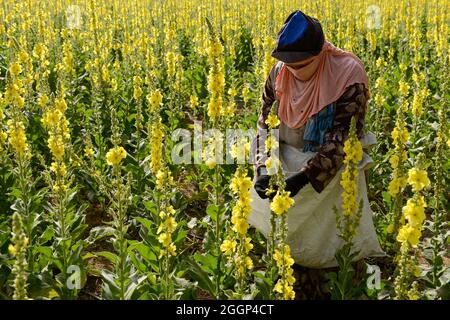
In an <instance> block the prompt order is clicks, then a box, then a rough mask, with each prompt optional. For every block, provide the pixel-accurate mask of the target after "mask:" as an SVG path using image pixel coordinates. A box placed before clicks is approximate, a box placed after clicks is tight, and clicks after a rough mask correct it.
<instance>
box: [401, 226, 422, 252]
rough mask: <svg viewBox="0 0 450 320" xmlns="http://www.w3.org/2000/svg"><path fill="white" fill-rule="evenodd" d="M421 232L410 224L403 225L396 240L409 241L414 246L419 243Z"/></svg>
mask: <svg viewBox="0 0 450 320" xmlns="http://www.w3.org/2000/svg"><path fill="white" fill-rule="evenodd" d="M420 236H421V232H420V231H419V230H417V229H416V228H414V227H412V226H410V225H404V226H403V227H401V228H400V230H399V231H398V235H397V241H398V242H401V243H409V244H410V245H411V246H413V247H415V246H417V245H418V244H419V239H420Z"/></svg>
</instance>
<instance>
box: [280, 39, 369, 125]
mask: <svg viewBox="0 0 450 320" xmlns="http://www.w3.org/2000/svg"><path fill="white" fill-rule="evenodd" d="M317 63H318V67H317V70H316V72H315V73H314V74H313V75H312V77H311V78H310V79H308V80H306V81H302V80H299V79H298V78H302V76H301V75H302V72H304V71H305V70H307V69H308V68H311V67H312V66H313V65H314V64H317ZM355 83H362V84H364V86H365V87H366V88H368V78H367V74H366V72H365V70H364V65H363V64H362V62H361V60H359V58H358V57H357V56H355V55H354V54H353V53H350V52H346V51H344V50H341V49H339V48H336V47H335V46H334V45H332V44H331V43H330V42H328V41H325V43H324V45H323V48H322V51H321V52H320V53H319V54H318V55H317V56H315V57H314V58H313V59H312V61H311V62H310V63H308V64H307V65H306V66H303V67H301V68H299V69H293V68H292V67H289V66H287V65H286V64H284V65H283V67H282V68H281V70H280V73H279V74H278V76H277V79H276V82H275V91H276V94H277V96H278V99H279V106H278V116H279V117H280V119H281V120H282V121H283V122H284V123H285V124H286V125H287V126H288V127H290V128H294V129H295V128H299V127H301V126H303V125H305V124H306V122H307V121H308V119H309V118H310V117H311V116H313V115H314V114H316V113H318V112H319V111H321V110H322V109H323V108H325V107H326V106H328V105H329V104H331V103H333V102H335V101H336V100H337V99H339V97H340V96H341V95H342V94H343V93H344V92H345V90H346V89H347V88H348V87H349V86H351V85H352V84H355Z"/></svg>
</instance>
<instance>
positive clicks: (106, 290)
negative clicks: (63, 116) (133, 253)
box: [97, 109, 142, 300]
mask: <svg viewBox="0 0 450 320" xmlns="http://www.w3.org/2000/svg"><path fill="white" fill-rule="evenodd" d="M111 130H112V136H111V141H112V144H113V147H112V148H111V149H109V151H108V152H107V153H106V163H107V164H108V166H109V167H110V168H111V171H110V179H111V180H110V181H111V188H110V189H108V190H107V192H108V194H107V196H108V198H109V200H110V206H109V214H110V216H111V218H112V221H111V222H110V225H111V227H112V228H113V230H114V231H113V233H112V239H111V241H112V244H113V248H114V251H115V252H114V253H112V252H98V253H97V255H100V256H103V257H105V258H107V259H108V260H110V262H111V263H112V264H113V267H114V269H113V271H109V270H102V272H101V274H102V277H103V285H102V294H103V297H104V298H105V299H118V300H128V299H131V297H132V295H133V293H134V291H135V289H136V288H137V287H138V284H137V283H135V282H134V277H135V275H136V271H135V269H134V267H133V266H132V264H131V261H130V259H129V255H128V239H127V236H128V227H129V222H128V217H127V210H128V207H129V206H130V204H131V190H130V183H131V180H132V176H131V175H130V174H129V175H127V176H126V177H125V176H124V175H123V174H122V171H123V169H124V167H123V161H124V159H125V158H126V156H127V152H126V151H125V149H124V148H123V147H122V146H121V145H120V144H121V134H120V132H119V123H118V119H117V115H116V112H115V110H114V109H111ZM125 180H126V181H125ZM141 281H142V280H141Z"/></svg>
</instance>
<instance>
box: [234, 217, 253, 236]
mask: <svg viewBox="0 0 450 320" xmlns="http://www.w3.org/2000/svg"><path fill="white" fill-rule="evenodd" d="M249 227H250V225H249V224H248V222H247V220H246V219H243V218H238V219H237V220H236V223H235V224H234V230H235V231H236V232H237V233H239V234H242V235H243V234H246V233H247V230H248V228H249Z"/></svg>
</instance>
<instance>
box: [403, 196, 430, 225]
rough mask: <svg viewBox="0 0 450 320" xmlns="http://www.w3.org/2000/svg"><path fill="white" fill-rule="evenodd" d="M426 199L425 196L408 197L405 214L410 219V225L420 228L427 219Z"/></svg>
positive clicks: (404, 209) (404, 208)
mask: <svg viewBox="0 0 450 320" xmlns="http://www.w3.org/2000/svg"><path fill="white" fill-rule="evenodd" d="M425 207H426V203H425V199H424V197H423V196H421V197H419V198H417V199H414V198H413V199H408V201H407V203H406V205H405V206H404V207H403V215H404V217H405V218H406V219H408V223H409V225H410V226H412V227H415V228H420V227H421V226H422V223H423V221H424V220H425Z"/></svg>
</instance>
